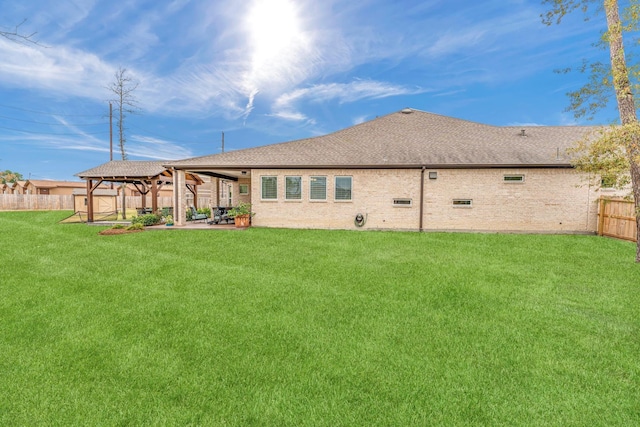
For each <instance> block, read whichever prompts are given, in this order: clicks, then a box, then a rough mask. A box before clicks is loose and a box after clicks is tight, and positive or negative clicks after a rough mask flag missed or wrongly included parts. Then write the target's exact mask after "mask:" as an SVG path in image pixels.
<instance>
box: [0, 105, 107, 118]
mask: <svg viewBox="0 0 640 427" xmlns="http://www.w3.org/2000/svg"><path fill="white" fill-rule="evenodd" d="M0 107H2V108H10V109H12V110H19V111H26V112H28V113H34V114H44V115H47V116H61V117H96V116H97V114H61V113H52V112H51V111H36V110H30V109H27V108H20V107H13V106H11V105H4V104H0Z"/></svg>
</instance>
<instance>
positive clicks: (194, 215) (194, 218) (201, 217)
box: [191, 206, 209, 221]
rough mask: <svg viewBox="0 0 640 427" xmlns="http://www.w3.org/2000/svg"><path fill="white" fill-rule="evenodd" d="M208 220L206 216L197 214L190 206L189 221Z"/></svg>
mask: <svg viewBox="0 0 640 427" xmlns="http://www.w3.org/2000/svg"><path fill="white" fill-rule="evenodd" d="M207 219H209V217H208V216H207V214H204V213H198V211H197V210H196V208H195V207H194V206H191V221H206V220H207Z"/></svg>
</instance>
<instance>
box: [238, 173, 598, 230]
mask: <svg viewBox="0 0 640 427" xmlns="http://www.w3.org/2000/svg"><path fill="white" fill-rule="evenodd" d="M429 172H436V173H437V179H430V178H429ZM517 174H520V175H523V176H524V181H523V182H505V181H504V176H505V175H517ZM262 176H276V177H277V178H278V182H277V185H278V198H277V200H275V201H267V200H262V199H261V177H262ZM286 176H300V177H302V199H301V200H299V201H289V200H285V177H286ZM311 176H325V177H326V178H327V199H326V200H325V201H312V200H309V182H310V177H311ZM336 176H350V177H352V200H351V201H335V200H334V186H335V177H336ZM420 181H421V171H420V170H419V169H331V170H325V169H318V170H308V169H300V170H283V169H260V170H252V171H251V181H250V182H251V186H250V195H249V196H248V197H249V198H250V200H251V203H252V206H253V211H254V212H255V213H256V215H255V217H254V218H253V220H252V223H253V225H255V226H259V227H286V228H323V229H358V228H359V227H356V225H355V224H354V219H355V216H356V215H357V214H358V213H361V214H363V215H364V216H365V218H366V223H365V225H364V226H363V227H361V229H380V230H418V229H419V227H420V206H419V204H420ZM241 182H244V181H243V180H241ZM236 186H237V183H236ZM237 191H238V190H237V187H235V188H234V193H235V194H234V195H237V194H238V193H237ZM597 198H598V192H597V191H596V190H595V188H594V187H593V186H589V185H587V182H586V180H585V179H584V175H581V174H579V173H577V172H576V171H575V170H573V169H527V168H523V169H439V170H435V169H427V170H426V171H425V174H424V212H423V229H424V230H477V231H525V232H527V231H529V232H557V233H575V232H578V233H585V232H589V233H590V232H595V230H596V225H597ZM234 199H235V200H239V199H238V198H235V197H234ZM394 199H410V200H411V205H410V206H394V203H393V201H394ZM454 199H463V200H467V199H468V200H471V201H472V202H471V203H472V205H471V206H470V207H468V206H464V205H463V206H454V205H453V200H454Z"/></svg>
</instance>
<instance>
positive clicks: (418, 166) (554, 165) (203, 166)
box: [164, 163, 573, 171]
mask: <svg viewBox="0 0 640 427" xmlns="http://www.w3.org/2000/svg"><path fill="white" fill-rule="evenodd" d="M164 166H165V167H167V168H174V169H182V170H191V171H194V170H198V169H204V170H207V169H225V170H248V169H421V168H427V169H516V168H517V169H523V168H524V169H546V168H554V169H572V168H573V166H572V165H571V164H570V163H532V164H527V163H505V164H500V163H493V164H490V163H478V164H473V163H469V164H450V163H449V164H446V163H445V164H428V165H424V164H393V165H391V164H380V165H339V164H337V165H303V164H288V165H278V164H273V165H258V164H254V165H252V164H244V165H215V164H209V165H206V164H193V165H172V164H166V165H164Z"/></svg>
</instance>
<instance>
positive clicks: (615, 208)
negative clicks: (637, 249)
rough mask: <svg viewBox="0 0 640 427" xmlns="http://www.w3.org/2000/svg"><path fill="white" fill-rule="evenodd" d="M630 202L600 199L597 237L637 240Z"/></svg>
mask: <svg viewBox="0 0 640 427" xmlns="http://www.w3.org/2000/svg"><path fill="white" fill-rule="evenodd" d="M634 210H635V206H634V203H633V201H632V200H623V199H610V198H604V197H603V198H600V207H599V209H598V235H599V236H609V237H615V238H618V239H624V240H631V241H633V242H635V241H636V239H637V238H638V234H637V233H638V230H637V228H636V216H635V212H634Z"/></svg>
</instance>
